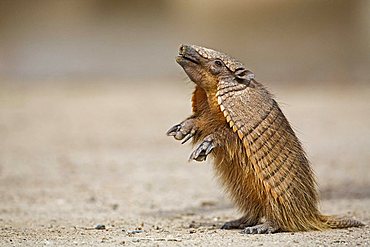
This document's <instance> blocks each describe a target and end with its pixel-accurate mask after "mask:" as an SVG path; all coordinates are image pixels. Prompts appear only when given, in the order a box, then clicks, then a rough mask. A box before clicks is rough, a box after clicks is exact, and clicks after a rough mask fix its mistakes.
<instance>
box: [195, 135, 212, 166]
mask: <svg viewBox="0 0 370 247" xmlns="http://www.w3.org/2000/svg"><path fill="white" fill-rule="evenodd" d="M214 148H215V144H214V143H213V140H212V139H207V138H206V139H205V140H204V141H203V142H202V143H201V144H200V145H199V146H198V147H197V148H196V149H195V150H194V152H193V153H192V154H191V155H190V157H189V161H191V160H196V161H205V160H206V159H207V156H208V154H210V153H211V151H212V150H213V149H214Z"/></svg>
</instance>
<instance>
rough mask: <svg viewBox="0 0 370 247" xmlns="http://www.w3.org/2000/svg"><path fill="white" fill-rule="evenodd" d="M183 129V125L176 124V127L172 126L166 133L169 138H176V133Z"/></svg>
mask: <svg viewBox="0 0 370 247" xmlns="http://www.w3.org/2000/svg"><path fill="white" fill-rule="evenodd" d="M180 128H181V124H176V125H174V126H172V127H171V128H170V129H169V130H168V131H167V133H166V135H168V136H175V135H176V133H177V132H178V131H179V130H180Z"/></svg>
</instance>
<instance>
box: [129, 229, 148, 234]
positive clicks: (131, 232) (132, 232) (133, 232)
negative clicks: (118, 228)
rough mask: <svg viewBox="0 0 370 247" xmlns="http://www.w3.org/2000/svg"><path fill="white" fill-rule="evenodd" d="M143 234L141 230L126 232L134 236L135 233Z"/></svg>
mask: <svg viewBox="0 0 370 247" xmlns="http://www.w3.org/2000/svg"><path fill="white" fill-rule="evenodd" d="M142 232H144V231H143V230H131V231H127V233H129V234H136V233H142Z"/></svg>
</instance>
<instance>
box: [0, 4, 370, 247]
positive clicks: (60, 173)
mask: <svg viewBox="0 0 370 247" xmlns="http://www.w3.org/2000/svg"><path fill="white" fill-rule="evenodd" d="M181 43H191V44H198V45H202V46H206V47H210V48H214V49H217V50H221V51H224V52H226V53H228V54H230V55H233V56H235V57H236V58H238V59H240V60H241V61H242V62H244V64H245V65H246V66H247V67H248V68H250V69H251V70H252V71H253V72H255V74H256V78H257V80H258V81H260V82H262V83H264V84H265V85H266V86H267V87H268V88H269V89H271V92H272V93H274V94H275V95H276V99H277V101H278V102H279V104H280V105H281V107H282V110H283V112H284V113H285V114H286V115H287V117H288V119H289V120H290V122H291V123H292V125H293V127H294V129H295V131H296V133H297V135H298V137H299V138H300V140H301V141H302V143H303V146H304V148H305V150H306V151H307V153H308V157H309V159H310V160H311V161H312V166H313V168H314V170H315V171H316V174H317V180H318V185H319V188H320V196H321V200H322V201H321V204H320V208H321V210H322V211H323V212H324V213H326V214H340V215H347V216H348V217H355V218H357V219H359V220H361V221H363V222H364V223H366V224H367V225H369V223H370V165H369V164H370V151H369V150H370V100H369V99H370V72H369V68H370V45H369V44H370V1H365V0H364V1H360V0H359V1H356V0H351V1H350V0H349V1H342V0H336V1H321V0H320V1H315V0H309V1H306V0H305V1H303V0H302V1H293V0H292V1H288V0H281V1H273V0H264V1H241V0H239V1H238V0H235V1H221V0H208V1H206V0H203V1H195V0H194V1H193V0H192V1H189V0H187V1H174V0H162V1H109V0H49V1H46V0H45V1H39V0H32V1H26V0H24V1H19V0H0V246H9V245H21V246H22V245H26V246H41V245H53V244H54V245H56V246H76V245H86V246H94V245H98V244H102V243H106V244H107V245H110V246H118V245H133V244H136V245H140V246H168V245H170V246H178V245H180V246H207V245H208V246H228V245H230V246H245V244H246V243H248V246H261V245H264V246H307V245H308V246H332V245H338V244H346V245H349V246H354V245H361V246H364V245H366V244H367V245H370V228H369V227H365V228H360V229H344V230H333V231H325V232H310V233H295V234H290V233H279V234H275V235H272V236H243V235H240V234H239V233H238V231H222V230H220V229H219V227H220V226H221V225H222V223H223V222H225V221H227V220H232V219H235V218H237V217H238V216H239V214H238V212H237V211H236V210H235V209H234V208H233V206H232V204H231V203H230V200H229V199H228V197H227V196H226V195H225V194H224V193H223V191H222V188H220V186H219V184H218V183H217V179H215V178H214V176H213V170H212V164H211V162H210V161H207V162H205V163H202V164H200V163H196V162H191V163H187V158H188V156H189V154H190V152H191V150H192V147H190V145H189V144H186V145H180V144H179V143H178V142H176V141H175V140H173V139H172V138H169V137H167V136H166V135H165V132H166V130H167V129H168V128H169V127H171V126H172V125H173V124H176V123H178V122H179V121H181V120H183V119H184V118H185V117H187V116H188V115H189V114H190V111H191V103H190V97H191V92H192V89H193V84H192V83H191V82H189V79H187V78H186V75H185V73H184V72H183V71H182V69H181V68H180V67H179V66H178V65H177V64H176V62H175V56H176V55H177V50H178V47H179V45H180V44H181ZM96 224H104V225H105V226H106V228H107V230H106V231H100V230H95V229H94V226H95V225H96ZM135 229H136V230H139V232H138V233H130V231H132V230H135ZM140 229H141V230H140Z"/></svg>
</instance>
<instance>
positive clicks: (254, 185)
mask: <svg viewBox="0 0 370 247" xmlns="http://www.w3.org/2000/svg"><path fill="white" fill-rule="evenodd" d="M187 49H188V52H189V54H190V55H193V56H194V57H195V58H197V59H198V61H199V65H194V64H193V63H190V62H189V61H183V60H179V61H180V64H181V65H182V66H183V67H184V69H185V71H186V72H187V74H188V75H189V77H191V78H192V80H193V81H194V82H195V83H196V84H197V85H196V88H195V91H194V93H193V98H192V103H193V104H192V107H193V116H192V119H194V125H195V126H194V128H195V129H196V130H197V131H196V134H195V135H194V139H193V143H194V144H195V143H199V142H202V141H203V140H204V139H205V138H206V137H207V136H209V135H212V138H213V142H214V143H215V144H216V145H215V148H214V149H213V151H212V153H211V155H212V156H213V157H214V168H215V171H216V174H217V175H218V177H219V179H220V181H221V182H222V184H223V185H224V187H225V188H226V191H227V192H228V193H229V195H230V197H231V199H232V200H233V201H234V202H235V204H236V205H237V206H238V208H239V210H240V211H241V212H242V213H243V216H244V217H243V218H242V219H241V220H239V221H238V222H242V223H243V226H254V225H256V224H257V223H260V222H261V221H262V220H263V219H265V220H266V221H267V222H271V224H273V225H274V228H276V229H279V230H281V231H307V230H323V229H326V228H342V227H351V226H360V225H362V223H361V222H359V221H356V220H351V219H347V218H338V217H335V216H324V215H321V213H320V212H319V210H318V207H317V206H318V194H317V189H316V183H315V179H314V174H313V171H312V169H311V166H310V164H309V162H308V160H307V158H306V155H305V153H304V151H303V148H302V145H301V143H300V142H299V140H298V138H297V137H296V135H295V133H294V131H293V130H292V128H291V126H290V124H289V122H288V120H287V119H286V118H285V116H284V114H283V113H282V111H281V110H280V108H279V106H278V104H277V103H276V101H275V100H273V98H272V96H271V95H270V93H269V92H268V91H267V90H266V89H265V88H264V87H263V86H262V85H261V84H260V83H258V82H256V81H255V80H251V81H248V83H239V82H237V81H236V80H235V79H234V74H233V73H231V72H233V71H231V72H230V70H231V69H230V68H234V67H235V66H236V65H238V66H239V64H238V63H236V62H233V61H235V60H230V61H231V62H230V61H229V60H227V59H228V57H227V56H226V55H224V54H221V55H222V56H221V55H218V54H220V53H217V52H215V51H212V50H210V54H216V55H215V56H218V57H223V59H224V62H225V64H227V65H229V68H226V69H223V70H221V72H219V71H217V74H216V75H217V76H215V75H214V74H215V73H213V74H212V73H210V72H209V71H212V68H211V66H214V65H213V64H212V63H211V62H213V60H212V59H214V58H210V56H208V55H207V58H206V59H205V58H202V57H197V54H195V53H194V49H193V50H191V47H190V48H187ZM196 49H198V50H197V52H198V53H199V51H201V52H202V50H201V48H199V47H196ZM208 51H209V50H208ZM182 52H184V53H185V52H187V51H185V50H182ZM206 52H207V51H206ZM212 52H215V53H212ZM194 54H195V55H194ZM225 60H226V61H225ZM232 62H233V63H232ZM235 64H236V65H235ZM234 65H235V66H234ZM233 66H234V67H233ZM213 70H214V69H213ZM220 78H221V79H220ZM230 78H231V79H230Z"/></svg>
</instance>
